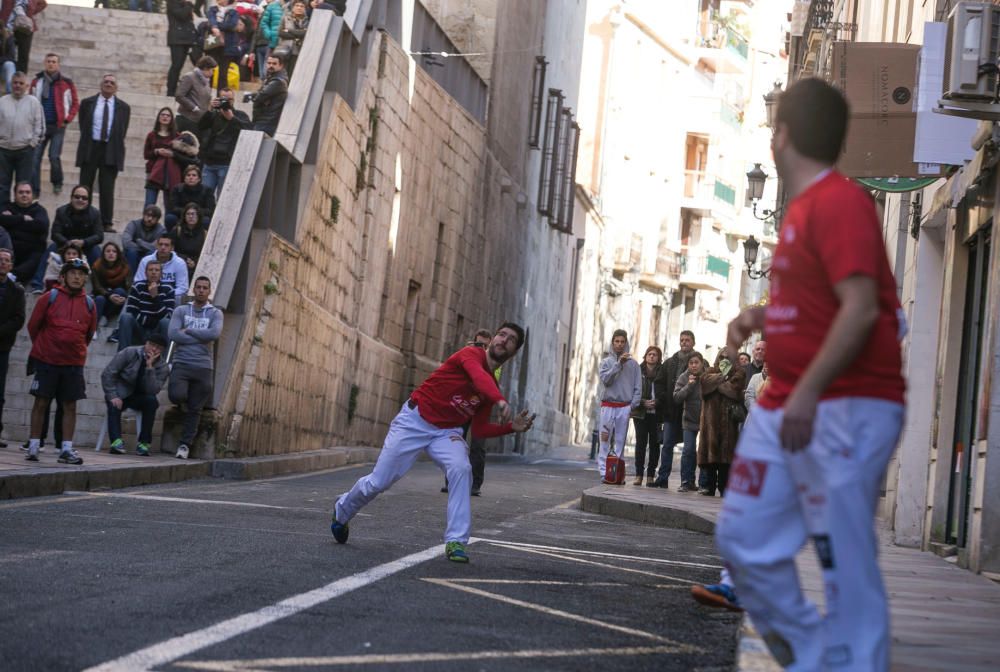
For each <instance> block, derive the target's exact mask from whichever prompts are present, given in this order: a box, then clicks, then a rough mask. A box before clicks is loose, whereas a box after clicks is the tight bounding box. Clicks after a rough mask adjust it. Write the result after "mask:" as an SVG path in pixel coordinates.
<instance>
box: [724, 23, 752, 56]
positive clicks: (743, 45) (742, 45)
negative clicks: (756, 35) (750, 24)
mask: <svg viewBox="0 0 1000 672" xmlns="http://www.w3.org/2000/svg"><path fill="white" fill-rule="evenodd" d="M725 39H726V49H729V50H730V51H732V52H733V53H735V54H737V55H739V56H740V58H742V59H743V60H747V58H749V56H750V45H749V44H748V43H747V41H746V38H744V37H743V36H742V35H740V34H739V33H737V32H736V31H735V30H733V29H732V28H726V30H725Z"/></svg>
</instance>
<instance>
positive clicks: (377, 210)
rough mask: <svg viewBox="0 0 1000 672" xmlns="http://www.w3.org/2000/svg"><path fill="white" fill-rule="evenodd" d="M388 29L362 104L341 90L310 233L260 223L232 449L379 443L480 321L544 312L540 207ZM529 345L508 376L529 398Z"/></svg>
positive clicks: (230, 421) (229, 429)
mask: <svg viewBox="0 0 1000 672" xmlns="http://www.w3.org/2000/svg"><path fill="white" fill-rule="evenodd" d="M379 39H380V41H381V42H380V44H379V45H378V46H377V47H376V48H379V49H381V53H380V55H379V58H373V59H371V67H370V68H369V71H368V72H367V77H366V80H365V81H366V84H365V88H364V89H363V91H362V93H361V95H360V96H359V103H358V105H357V110H356V111H354V110H352V109H351V108H350V106H348V105H347V103H346V102H344V101H343V100H342V99H340V98H335V99H334V100H333V103H332V105H333V111H332V113H331V115H330V122H329V123H328V124H327V126H326V128H325V130H324V133H323V136H322V138H321V141H320V151H319V156H320V157H321V158H320V160H319V161H318V162H317V166H316V172H315V176H314V177H313V181H312V184H311V186H310V187H309V196H308V205H307V207H306V214H305V216H304V218H303V221H302V222H301V223H300V225H299V227H298V233H297V238H298V239H297V240H295V241H287V240H284V239H282V238H280V237H279V236H277V235H276V234H274V233H273V232H257V233H255V235H256V236H258V240H257V241H256V243H255V244H252V245H251V249H261V250H263V252H262V262H261V263H260V265H259V266H258V268H259V272H258V274H257V277H256V278H254V279H253V280H252V281H251V282H252V283H253V286H254V289H253V291H251V292H250V294H251V296H252V297H253V298H252V300H251V305H249V306H247V311H246V314H247V316H248V319H247V320H246V322H245V325H244V328H243V333H242V334H240V336H239V339H238V340H239V343H240V345H239V348H240V350H239V351H238V353H237V356H236V357H235V358H234V361H235V362H237V363H239V364H240V365H241V366H235V367H234V368H233V371H232V373H231V376H230V378H229V380H228V381H227V384H226V386H225V389H226V394H225V397H224V399H223V400H222V403H221V404H220V405H221V407H222V410H223V414H224V419H223V423H222V433H223V436H224V438H223V444H224V449H225V450H227V451H228V452H229V453H236V454H239V455H244V456H249V455H264V454H273V453H284V452H289V451H302V450H311V449H314V448H318V447H323V446H327V445H331V443H337V442H344V443H350V444H367V445H378V444H379V443H380V442H381V440H382V438H383V436H384V433H385V430H386V428H387V425H388V422H389V421H390V420H391V419H392V417H393V416H394V415H395V413H396V412H397V410H398V408H399V405H400V404H401V403H402V401H403V400H404V399H405V398H406V396H408V394H409V392H410V390H411V389H412V388H413V387H415V386H416V385H417V384H419V383H420V382H421V381H422V380H423V379H424V378H425V377H426V376H427V375H428V374H429V373H430V372H431V371H432V370H433V369H434V368H435V367H436V366H437V365H438V364H439V363H440V361H441V360H442V359H443V358H445V357H447V356H448V355H449V354H451V353H452V352H453V351H454V350H455V349H456V348H457V347H459V346H461V345H463V344H464V342H465V340H466V339H467V338H468V336H469V335H470V334H471V333H472V332H474V331H475V329H476V328H478V327H480V326H485V327H488V328H495V327H496V326H497V325H498V324H499V323H500V322H501V321H502V320H504V319H515V320H521V321H522V322H523V321H524V320H525V315H526V313H527V312H528V311H526V310H525V308H524V301H525V296H524V289H523V288H524V286H525V282H526V278H525V277H524V271H523V270H522V269H523V264H521V263H518V262H519V260H522V259H524V257H525V255H526V254H527V250H528V245H529V242H528V239H527V237H526V236H524V235H521V234H522V231H521V229H523V227H524V226H526V221H525V220H526V218H525V217H524V216H523V214H520V215H519V209H518V207H517V203H516V202H515V199H514V197H513V196H512V195H511V194H510V193H508V192H509V190H508V189H506V188H504V187H503V185H504V184H508V183H509V182H510V178H509V176H508V175H507V174H506V173H505V172H504V171H503V170H502V169H501V167H500V165H499V163H498V161H497V160H496V159H495V158H494V157H493V156H492V155H491V154H489V153H488V151H487V149H486V134H485V132H484V129H483V128H482V127H481V126H479V125H478V124H477V123H476V122H475V121H474V120H473V119H472V118H471V117H469V116H468V115H467V114H466V113H465V112H464V110H462V108H461V107H460V106H458V105H457V103H455V102H454V101H453V100H452V99H451V98H450V97H448V96H447V94H445V93H444V91H443V90H442V89H441V88H440V87H439V86H438V85H437V84H436V83H434V82H433V81H432V80H431V79H430V78H429V77H427V75H426V74H425V73H423V71H422V70H420V69H419V68H416V67H415V66H414V63H413V61H412V60H411V59H410V58H409V57H408V56H407V55H406V54H405V53H404V51H403V50H402V49H401V48H400V47H399V46H398V45H397V44H396V43H395V42H393V41H392V40H391V39H389V38H388V37H387V36H386V35H385V34H384V33H383V34H382V35H381V36H380V38H379ZM522 210H523V209H522ZM260 237H264V240H260ZM541 344H542V340H540V341H539V346H536V347H544V346H542V345H541ZM529 347H530V345H529ZM522 354H525V353H522ZM520 359H521V358H520V357H519V358H518V361H515V362H513V363H512V367H511V368H512V370H511V371H509V372H506V373H505V374H504V378H503V381H502V386H503V388H504V390H505V393H506V394H507V396H508V398H509V399H511V401H512V402H513V403H514V404H515V405H517V404H518V403H520V399H519V398H518V397H519V389H523V385H520V386H519V385H518V384H517V383H519V382H521V381H520V380H519V379H518V374H519V367H520ZM505 368H506V367H505ZM544 385H545V383H543V386H544ZM549 416H550V417H549V419H548V426H549V428H550V429H549V431H550V432H551V431H552V430H553V429H557V428H558V431H562V432H565V429H566V426H565V421H564V420H561V419H559V418H557V417H556V414H555V413H552V412H550V413H549ZM540 419H541V418H540ZM501 441H504V442H507V445H506V447H507V448H508V449H509V448H510V447H511V444H510V442H511V441H512V439H504V440H501ZM491 449H492V450H498V449H501V446H498V445H495V444H494V445H493V446H492V447H491Z"/></svg>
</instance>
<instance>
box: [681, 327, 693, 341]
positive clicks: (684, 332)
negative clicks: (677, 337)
mask: <svg viewBox="0 0 1000 672" xmlns="http://www.w3.org/2000/svg"><path fill="white" fill-rule="evenodd" d="M681 336H690V337H691V342H692V343H696V342H697V341H695V340H694V332H693V331H691V330H690V329H685V330H684V331H682V332H681Z"/></svg>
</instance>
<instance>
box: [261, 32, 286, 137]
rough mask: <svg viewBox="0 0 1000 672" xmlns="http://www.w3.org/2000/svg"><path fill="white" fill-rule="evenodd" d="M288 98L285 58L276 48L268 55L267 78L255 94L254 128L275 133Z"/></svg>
mask: <svg viewBox="0 0 1000 672" xmlns="http://www.w3.org/2000/svg"><path fill="white" fill-rule="evenodd" d="M286 98H288V73H287V72H285V58H284V56H282V55H281V53H280V52H278V51H277V50H275V51H274V52H272V53H271V55H270V56H268V57H267V79H266V80H264V84H263V85H262V86H261V87H260V91H258V92H257V93H256V94H254V96H253V130H255V131H263V132H265V133H267V134H268V135H272V136H273V135H274V132H275V131H277V130H278V120H279V119H280V118H281V110H282V108H283V107H284V106H285V99H286Z"/></svg>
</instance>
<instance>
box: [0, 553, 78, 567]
mask: <svg viewBox="0 0 1000 672" xmlns="http://www.w3.org/2000/svg"><path fill="white" fill-rule="evenodd" d="M74 552H75V551H25V552H24V553H5V554H4V555H2V556H0V564H3V563H5V562H7V563H19V562H34V561H36V560H44V559H45V558H57V557H59V556H62V555H72V554H73V553H74Z"/></svg>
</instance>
